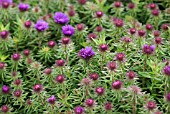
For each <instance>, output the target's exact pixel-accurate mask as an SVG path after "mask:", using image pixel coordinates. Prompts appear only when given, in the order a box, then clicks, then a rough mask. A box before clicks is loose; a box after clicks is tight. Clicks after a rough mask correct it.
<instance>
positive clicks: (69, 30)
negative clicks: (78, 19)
mask: <svg viewBox="0 0 170 114" xmlns="http://www.w3.org/2000/svg"><path fill="white" fill-rule="evenodd" d="M62 33H63V34H64V35H65V36H69V37H70V36H72V35H73V34H74V27H73V26H71V25H65V26H63V27H62Z"/></svg>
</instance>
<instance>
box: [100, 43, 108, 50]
mask: <svg viewBox="0 0 170 114" xmlns="http://www.w3.org/2000/svg"><path fill="white" fill-rule="evenodd" d="M108 49H109V47H108V45H107V44H101V45H100V46H99V50H100V51H101V52H106V51H107V50H108Z"/></svg>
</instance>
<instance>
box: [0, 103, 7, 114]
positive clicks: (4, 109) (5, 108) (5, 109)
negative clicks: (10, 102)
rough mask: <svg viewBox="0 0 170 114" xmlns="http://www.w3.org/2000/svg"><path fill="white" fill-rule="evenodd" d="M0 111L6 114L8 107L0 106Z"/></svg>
mask: <svg viewBox="0 0 170 114" xmlns="http://www.w3.org/2000/svg"><path fill="white" fill-rule="evenodd" d="M1 111H2V112H4V113H6V112H8V111H9V107H8V106H7V105H2V107H1Z"/></svg>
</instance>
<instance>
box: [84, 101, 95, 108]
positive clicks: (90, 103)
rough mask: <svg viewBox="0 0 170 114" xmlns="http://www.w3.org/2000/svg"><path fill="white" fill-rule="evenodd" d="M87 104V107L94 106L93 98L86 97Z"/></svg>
mask: <svg viewBox="0 0 170 114" xmlns="http://www.w3.org/2000/svg"><path fill="white" fill-rule="evenodd" d="M85 104H86V106H87V107H93V106H94V100H93V99H86V101H85Z"/></svg>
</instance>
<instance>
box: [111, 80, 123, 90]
mask: <svg viewBox="0 0 170 114" xmlns="http://www.w3.org/2000/svg"><path fill="white" fill-rule="evenodd" d="M121 87H122V82H121V81H120V80H116V81H115V82H113V83H112V88H113V89H115V90H119V89H121Z"/></svg>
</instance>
